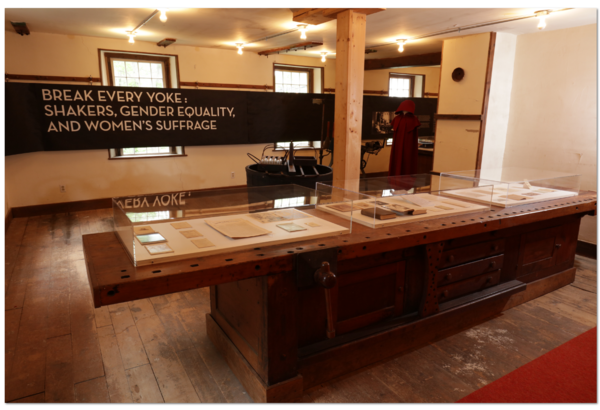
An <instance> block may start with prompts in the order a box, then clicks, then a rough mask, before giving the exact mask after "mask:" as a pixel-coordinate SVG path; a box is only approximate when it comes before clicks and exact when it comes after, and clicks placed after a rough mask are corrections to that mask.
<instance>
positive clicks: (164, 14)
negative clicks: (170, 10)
mask: <svg viewBox="0 0 600 410" xmlns="http://www.w3.org/2000/svg"><path fill="white" fill-rule="evenodd" d="M159 10H160V21H162V22H163V23H164V22H166V21H167V10H165V9H159Z"/></svg>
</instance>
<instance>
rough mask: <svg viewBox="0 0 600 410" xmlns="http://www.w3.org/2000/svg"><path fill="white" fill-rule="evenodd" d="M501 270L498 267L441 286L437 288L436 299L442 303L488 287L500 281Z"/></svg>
mask: <svg viewBox="0 0 600 410" xmlns="http://www.w3.org/2000/svg"><path fill="white" fill-rule="evenodd" d="M501 272H502V271H501V270H500V269H498V270H497V271H494V272H490V273H485V274H483V275H479V276H475V277H472V278H470V279H466V280H462V281H460V282H456V283H451V284H449V285H446V286H442V287H440V288H438V300H439V302H440V303H443V302H446V301H448V300H452V299H455V298H457V297H460V296H463V295H467V294H469V293H473V292H477V291H480V290H483V289H485V288H489V287H490V286H495V285H497V284H498V283H499V282H500V273H501Z"/></svg>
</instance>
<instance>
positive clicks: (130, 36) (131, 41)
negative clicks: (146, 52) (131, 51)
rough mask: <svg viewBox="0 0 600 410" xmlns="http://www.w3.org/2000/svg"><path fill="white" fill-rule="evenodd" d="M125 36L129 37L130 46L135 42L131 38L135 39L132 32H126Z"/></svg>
mask: <svg viewBox="0 0 600 410" xmlns="http://www.w3.org/2000/svg"><path fill="white" fill-rule="evenodd" d="M127 35H128V36H129V42H130V43H131V44H133V43H135V40H134V39H133V38H134V37H135V32H133V31H128V32H127Z"/></svg>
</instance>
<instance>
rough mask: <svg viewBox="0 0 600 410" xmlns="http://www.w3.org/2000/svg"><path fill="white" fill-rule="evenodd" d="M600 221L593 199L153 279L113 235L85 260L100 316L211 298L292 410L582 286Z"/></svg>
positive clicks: (164, 266) (201, 263) (252, 371)
mask: <svg viewBox="0 0 600 410" xmlns="http://www.w3.org/2000/svg"><path fill="white" fill-rule="evenodd" d="M306 212H308V213H309V214H313V215H315V216H316V217H320V218H323V219H324V220H328V221H330V222H332V223H337V222H338V221H339V217H336V216H335V215H332V214H329V213H325V212H320V211H319V210H318V209H313V210H310V211H306ZM595 213H596V195H595V193H593V192H586V193H580V194H579V196H577V197H573V198H567V199H558V200H554V201H548V202H544V203H543V204H536V205H535V207H533V206H531V205H522V206H516V207H513V208H511V209H510V210H508V209H503V210H496V209H492V210H490V211H484V212H478V213H473V214H470V215H466V216H465V215H456V216H449V217H446V218H442V219H438V220H426V221H420V222H414V223H412V224H403V225H398V226H391V227H384V228H380V229H370V228H367V227H365V226H363V225H356V226H355V228H354V229H353V230H352V233H350V234H345V235H338V236H332V237H329V238H320V239H312V240H311V239H309V240H304V241H301V242H297V243H293V244H280V245H273V246H268V247H264V248H261V249H253V250H246V251H240V252H237V253H236V254H235V255H227V256H226V255H212V256H206V257H202V258H193V259H188V260H182V261H174V262H167V263H160V264H157V265H154V266H138V267H134V266H132V264H131V262H130V260H129V257H128V254H127V252H126V250H124V249H123V246H122V245H121V244H120V242H119V241H118V239H117V238H116V236H115V234H114V233H112V232H109V233H101V234H93V235H84V236H83V247H84V254H85V260H86V266H87V270H88V277H89V279H90V285H91V290H92V293H93V295H94V304H95V306H96V307H100V306H103V305H110V304H115V303H121V302H126V301H132V300H136V299H142V298H146V297H152V296H159V295H164V294H168V293H174V292H180V291H183V290H188V289H194V288H199V287H207V286H210V288H211V312H210V314H209V315H208V316H207V320H206V323H207V332H208V335H209V337H210V339H211V340H212V342H213V343H214V344H215V346H216V347H217V348H218V350H219V351H220V352H221V354H222V355H223V356H224V358H225V360H226V361H227V363H228V364H229V366H230V367H231V369H232V371H233V372H234V374H235V375H236V377H238V378H239V380H240V382H241V383H242V384H243V386H244V387H245V388H246V389H247V391H248V394H249V395H250V397H252V398H253V400H255V401H257V402H287V401H297V400H299V399H300V398H301V397H302V395H303V392H304V391H305V390H306V389H309V388H311V387H313V386H316V385H318V384H320V383H323V382H326V381H328V380H331V379H334V378H336V377H339V376H342V375H344V374H347V373H349V372H352V371H355V370H358V369H360V368H362V367H365V366H368V365H371V364H373V363H376V362H378V361H380V360H384V359H387V358H390V357H392V356H394V355H396V354H398V353H401V352H402V351H405V350H407V349H411V348H415V347H418V346H422V345H424V344H426V343H431V342H433V341H435V340H439V339H441V338H444V337H447V336H448V335H450V334H452V333H454V332H457V331H460V330H462V329H465V328H468V327H470V326H473V325H475V324H477V323H480V322H481V321H484V320H486V319H487V318H489V317H492V316H493V315H496V314H499V313H500V312H502V311H503V310H505V309H508V308H511V307H514V306H516V305H518V304H521V303H524V302H526V301H528V300H531V299H534V298H536V297H539V296H541V295H543V294H545V293H548V292H551V291H553V290H555V289H558V288H560V287H562V286H565V285H567V284H569V283H571V282H572V281H573V279H574V275H575V268H574V259H575V248H576V244H577V236H578V232H579V224H580V221H581V218H582V217H583V216H585V215H594V214H595ZM325 262H326V263H327V264H325ZM325 266H326V267H327V268H325ZM316 273H318V274H316Z"/></svg>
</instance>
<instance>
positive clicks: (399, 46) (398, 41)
mask: <svg viewBox="0 0 600 410" xmlns="http://www.w3.org/2000/svg"><path fill="white" fill-rule="evenodd" d="M404 43H406V40H400V39H398V40H396V44H398V51H399V52H400V53H402V52H403V51H404Z"/></svg>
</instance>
